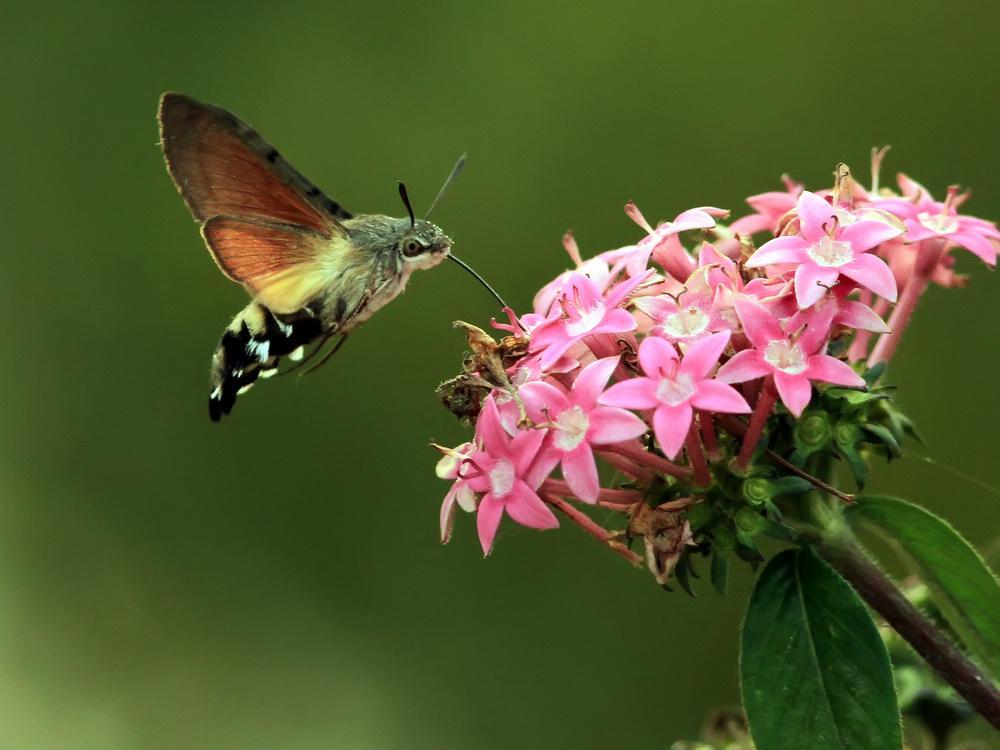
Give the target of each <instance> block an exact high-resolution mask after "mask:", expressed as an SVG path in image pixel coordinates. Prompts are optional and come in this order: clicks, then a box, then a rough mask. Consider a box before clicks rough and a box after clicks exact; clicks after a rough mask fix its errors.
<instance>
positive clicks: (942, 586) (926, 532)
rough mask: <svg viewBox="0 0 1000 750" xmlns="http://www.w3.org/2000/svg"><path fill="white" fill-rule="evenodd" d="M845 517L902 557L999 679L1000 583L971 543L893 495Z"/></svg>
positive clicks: (873, 499)
mask: <svg viewBox="0 0 1000 750" xmlns="http://www.w3.org/2000/svg"><path fill="white" fill-rule="evenodd" d="M846 515H847V519H848V522H849V523H851V524H852V525H858V524H862V525H866V526H869V527H873V528H874V529H876V530H877V531H879V532H881V534H882V535H883V536H884V537H885V538H886V539H887V540H888V541H889V543H890V544H892V545H893V546H894V547H896V548H897V549H898V550H899V551H900V552H901V553H902V554H903V556H904V557H905V558H906V559H907V560H908V561H909V562H910V563H911V564H912V565H913V566H914V567H915V568H916V572H917V573H918V575H919V576H920V578H921V579H922V580H923V581H924V583H926V584H927V587H928V589H930V592H931V598H932V600H933V601H934V603H935V604H936V605H937V606H938V609H940V610H941V614H942V615H943V616H944V618H945V620H947V621H948V624H949V625H950V626H951V627H952V629H953V630H954V631H955V633H956V634H957V635H958V636H959V638H961V639H962V641H963V642H964V643H965V645H966V646H968V647H969V650H970V651H972V653H973V654H975V655H976V656H977V657H978V658H979V660H980V661H981V662H982V663H983V665H984V666H986V667H987V668H988V669H990V671H992V672H993V675H994V676H995V677H1000V582H997V579H996V576H995V575H994V574H993V573H992V572H991V571H990V569H989V568H987V567H986V563H985V562H983V558H982V557H980V556H979V553H978V552H976V550H975V549H973V547H972V545H970V544H969V543H968V542H967V541H965V539H963V538H962V536H961V535H960V534H959V533H958V532H957V531H955V529H953V528H952V527H951V526H950V525H949V524H948V522H947V521H945V520H943V519H941V518H939V517H938V516H936V515H934V514H933V513H931V512H930V511H928V510H925V509H924V508H921V507H920V506H918V505H914V504H912V503H909V502H907V501H905V500H900V499H899V498H895V497H878V496H871V495H869V496H867V497H860V498H858V499H857V501H856V502H855V504H854V505H853V506H851V507H850V508H848V509H847V513H846Z"/></svg>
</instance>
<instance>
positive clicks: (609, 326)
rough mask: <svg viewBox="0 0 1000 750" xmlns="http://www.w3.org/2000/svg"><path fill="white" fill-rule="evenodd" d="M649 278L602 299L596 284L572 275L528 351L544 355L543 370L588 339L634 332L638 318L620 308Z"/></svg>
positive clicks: (616, 289)
mask: <svg viewBox="0 0 1000 750" xmlns="http://www.w3.org/2000/svg"><path fill="white" fill-rule="evenodd" d="M648 276H649V274H648V272H647V273H644V274H642V275H640V276H636V277H634V278H631V279H628V280H626V281H623V282H621V283H620V284H616V285H615V286H613V287H611V289H609V290H608V292H607V294H606V295H603V294H602V293H601V290H600V288H599V287H598V286H597V284H595V283H594V281H592V280H591V279H589V278H588V277H586V276H584V275H583V274H582V273H577V272H573V273H571V274H570V276H569V278H568V279H567V281H566V286H565V287H564V288H563V291H562V294H561V296H559V297H558V298H557V299H556V301H555V304H554V305H553V307H552V312H551V314H550V315H549V317H548V318H546V319H545V322H543V323H541V324H539V325H538V326H537V327H536V328H535V330H534V332H533V333H532V336H531V345H530V349H529V351H531V352H532V353H541V358H540V362H539V364H540V365H541V367H542V369H545V370H547V369H548V368H549V367H550V366H552V365H554V364H555V363H556V362H558V361H559V359H560V357H562V355H563V354H565V353H566V352H567V350H569V348H570V347H572V346H573V345H574V344H576V343H577V342H578V341H582V340H583V339H585V338H586V337H587V336H592V335H594V334H599V333H625V332H628V331H634V330H635V329H636V322H635V318H633V317H632V316H631V315H629V313H628V312H627V311H625V310H623V309H621V307H620V306H621V305H622V304H624V303H625V301H626V300H627V299H628V296H629V294H631V293H632V292H633V291H634V290H635V288H636V287H637V286H639V284H641V283H642V282H643V281H645V280H646V278H648ZM557 306H558V307H557Z"/></svg>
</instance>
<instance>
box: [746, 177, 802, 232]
mask: <svg viewBox="0 0 1000 750" xmlns="http://www.w3.org/2000/svg"><path fill="white" fill-rule="evenodd" d="M781 180H782V182H784V183H785V192H783V193H782V192H777V191H774V192H769V193H761V194H760V195H751V196H750V197H749V198H747V203H748V204H750V207H751V208H752V209H754V210H755V211H756V212H757V213H755V214H750V215H749V216H744V217H742V218H740V219H737V220H736V221H734V222H733V223H732V224H730V225H729V229H730V230H732V231H733V232H735V233H736V234H742V235H750V234H756V233H757V232H764V231H768V232H777V231H778V225H779V223H780V222H781V218H782V217H783V216H784V215H785V214H787V213H788V212H789V211H791V210H792V209H793V208H795V202H796V199H797V198H798V197H799V195H800V194H801V193H802V185H801V184H800V183H798V182H796V181H795V180H793V179H792V178H790V177H789V176H788V175H787V174H786V175H782V176H781Z"/></svg>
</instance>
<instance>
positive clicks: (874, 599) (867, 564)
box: [816, 533, 1000, 729]
mask: <svg viewBox="0 0 1000 750" xmlns="http://www.w3.org/2000/svg"><path fill="white" fill-rule="evenodd" d="M816 551H817V552H818V553H819V554H820V556H822V557H823V559H825V560H826V561H827V562H828V563H830V565H832V566H833V567H834V568H835V569H836V570H837V572H839V573H840V574H841V575H842V576H843V577H844V578H845V579H847V581H848V582H849V583H850V584H851V585H852V586H853V587H854V589H855V591H857V592H858V594H859V595H860V596H861V598H862V599H864V600H865V602H867V603H868V605H869V606H870V607H871V608H872V609H874V610H875V611H876V612H878V613H879V614H880V615H881V616H882V617H883V618H884V619H885V621H886V622H888V623H889V625H891V626H892V628H893V629H894V630H895V631H896V632H897V633H899V635H900V636H902V637H903V638H904V639H905V640H906V642H907V643H909V644H910V646H912V647H913V649H914V651H916V652H917V653H918V654H920V656H921V657H923V659H924V661H926V662H927V664H928V665H930V667H931V668H932V669H934V671H935V672H937V673H938V675H940V676H941V677H942V679H944V680H945V681H946V682H947V683H948V684H949V685H951V686H952V687H953V688H955V691H956V692H958V694H959V695H961V696H962V697H963V698H965V700H966V701H967V702H968V703H969V705H970V706H972V707H973V708H974V709H975V710H976V711H978V712H979V713H980V714H981V715H982V716H983V717H984V718H985V719H986V720H987V721H988V722H990V724H992V725H993V726H994V727H996V728H997V729H1000V690H997V688H996V686H995V685H994V684H993V682H992V681H991V680H990V679H989V677H987V676H986V675H984V674H983V673H982V672H981V671H980V669H979V668H978V667H977V666H976V665H975V664H973V663H972V661H970V660H969V658H968V657H966V656H965V654H963V653H962V652H961V651H959V650H958V649H957V648H956V647H955V646H954V645H953V644H952V643H951V642H950V641H949V640H948V639H947V638H946V637H945V636H944V634H942V633H941V631H940V630H938V629H937V628H935V627H934V625H933V624H931V623H930V622H929V621H928V620H927V619H926V618H925V617H924V616H923V615H922V614H921V613H920V611H919V610H917V608H916V607H914V606H913V605H912V604H911V603H910V602H909V601H908V600H907V599H906V597H905V596H904V595H903V593H902V592H901V591H900V590H899V589H898V588H897V587H896V585H895V584H894V583H893V582H892V581H891V580H890V579H889V578H888V577H887V576H886V575H885V574H884V573H883V572H882V571H881V570H879V568H878V566H876V565H875V564H874V563H873V562H872V561H871V560H869V559H868V557H867V556H866V555H865V554H864V553H863V552H862V551H861V550H860V549H859V548H858V546H857V544H855V542H854V541H853V539H851V537H850V536H849V535H848V534H846V533H840V534H836V535H834V536H833V538H832V539H826V538H824V539H822V540H821V541H820V542H819V543H818V544H817V545H816Z"/></svg>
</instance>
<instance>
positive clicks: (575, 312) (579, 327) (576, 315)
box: [562, 300, 605, 336]
mask: <svg viewBox="0 0 1000 750" xmlns="http://www.w3.org/2000/svg"><path fill="white" fill-rule="evenodd" d="M562 308H563V311H564V312H565V314H566V322H565V323H564V325H565V327H566V333H568V334H569V335H570V336H582V335H584V334H586V333H590V332H591V331H592V330H594V328H596V327H597V325H598V324H599V323H600V322H601V321H602V320H603V319H604V309H605V308H604V305H602V304H601V303H600V302H595V303H594V304H593V305H591V306H590V307H589V308H588V307H584V306H583V305H582V304H580V301H579V300H574V301H573V302H570V301H569V300H565V301H564V302H563V306H562Z"/></svg>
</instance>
